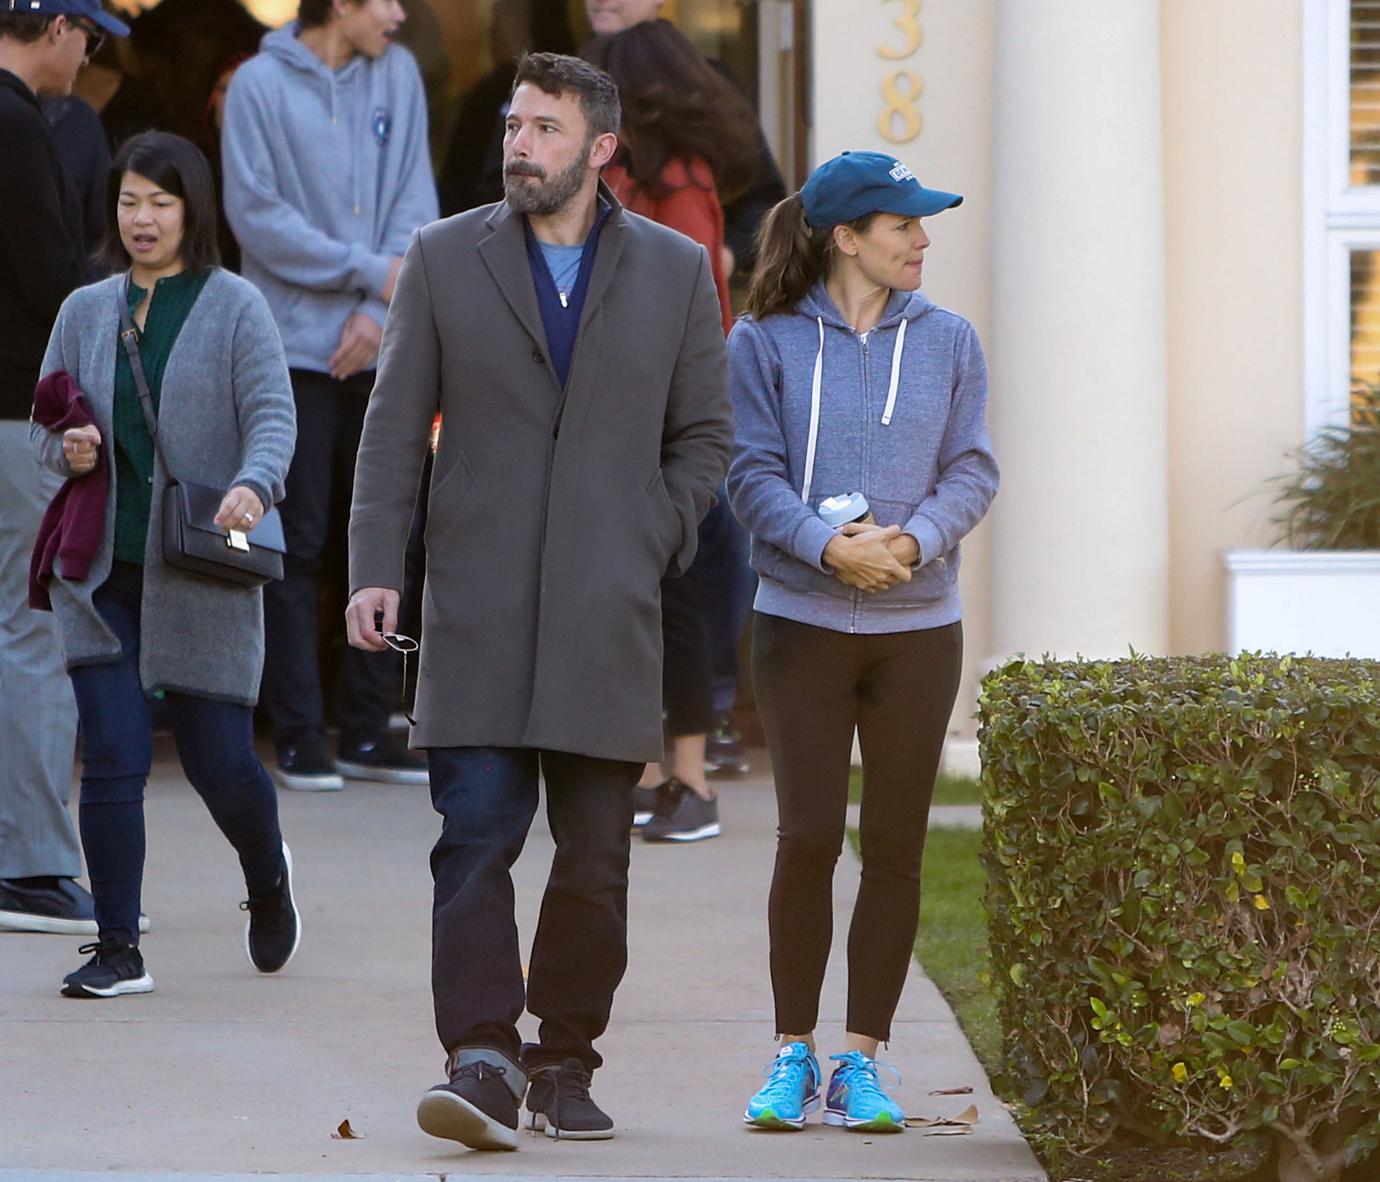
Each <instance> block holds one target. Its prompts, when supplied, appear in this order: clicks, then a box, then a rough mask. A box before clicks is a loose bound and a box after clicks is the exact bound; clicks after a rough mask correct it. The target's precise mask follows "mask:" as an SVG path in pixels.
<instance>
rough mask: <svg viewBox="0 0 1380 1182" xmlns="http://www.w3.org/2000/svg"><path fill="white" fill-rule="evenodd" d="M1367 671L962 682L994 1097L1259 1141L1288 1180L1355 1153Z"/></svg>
mask: <svg viewBox="0 0 1380 1182" xmlns="http://www.w3.org/2000/svg"><path fill="white" fill-rule="evenodd" d="M1377 670H1380V666H1377V665H1376V664H1374V663H1371V662H1364V661H1330V660H1316V659H1292V658H1289V657H1284V658H1280V657H1273V656H1243V657H1241V658H1238V659H1232V658H1228V657H1225V656H1212V657H1202V658H1174V659H1146V658H1142V657H1132V658H1131V659H1129V660H1122V661H1092V662H1070V661H1043V662H1035V661H1025V660H1017V661H1014V662H1012V663H1010V664H1008V665H1006V666H1005V667H1003V668H1001V669H998V670H996V671H995V672H994V673H992V674H991V675H990V676H988V677H987V678H986V680H985V681H984V684H983V696H982V703H981V707H980V717H981V720H982V728H981V732H980V739H981V747H982V767H983V787H984V793H985V817H986V820H985V843H984V845H985V849H984V862H985V864H986V867H987V871H988V890H987V907H988V915H989V927H990V938H991V950H992V962H993V965H992V971H993V978H994V981H995V984H996V987H997V991H998V1008H999V1014H1000V1019H1001V1022H1002V1026H1003V1030H1004V1034H1005V1039H1006V1065H1007V1070H1006V1074H1005V1078H1004V1080H1003V1081H1002V1082H1003V1083H1004V1085H1005V1086H1006V1087H1007V1089H1008V1091H1009V1092H1010V1093H1012V1094H1013V1095H1014V1097H1015V1098H1017V1099H1021V1100H1023V1101H1024V1102H1025V1103H1026V1104H1027V1105H1029V1106H1030V1107H1031V1108H1032V1109H1033V1110H1034V1113H1033V1115H1034V1116H1035V1117H1036V1118H1037V1119H1045V1120H1047V1121H1048V1122H1049V1125H1050V1127H1051V1129H1052V1130H1054V1131H1057V1132H1059V1133H1060V1134H1061V1135H1063V1136H1066V1137H1068V1138H1069V1139H1070V1140H1071V1141H1072V1142H1073V1143H1074V1144H1075V1145H1077V1146H1080V1147H1091V1146H1094V1145H1096V1144H1099V1143H1100V1142H1102V1141H1104V1140H1105V1139H1106V1138H1107V1137H1109V1136H1110V1135H1111V1133H1112V1131H1113V1130H1114V1129H1115V1128H1116V1127H1117V1126H1118V1125H1120V1126H1121V1127H1122V1128H1127V1129H1131V1130H1134V1131H1137V1132H1141V1133H1146V1134H1150V1135H1158V1136H1165V1135H1168V1136H1175V1137H1183V1136H1188V1137H1206V1138H1210V1139H1211V1140H1213V1141H1215V1142H1219V1143H1225V1142H1228V1141H1230V1140H1231V1139H1232V1138H1234V1137H1235V1136H1236V1135H1237V1134H1239V1133H1241V1132H1243V1131H1245V1130H1250V1129H1266V1130H1269V1131H1270V1132H1271V1133H1272V1134H1273V1135H1274V1136H1275V1137H1276V1138H1277V1139H1278V1141H1279V1145H1280V1177H1281V1178H1282V1179H1285V1180H1287V1182H1304V1180H1311V1179H1329V1178H1335V1177H1337V1176H1338V1175H1339V1174H1340V1171H1341V1169H1342V1167H1343V1164H1344V1163H1345V1162H1347V1161H1354V1160H1359V1159H1361V1158H1364V1157H1365V1156H1366V1155H1367V1154H1368V1153H1369V1152H1370V1151H1371V1149H1372V1148H1373V1147H1374V1146H1375V1145H1376V1144H1377V1140H1380V1120H1378V1119H1377V1113H1380V760H1377V754H1380V685H1377V681H1376V674H1377Z"/></svg>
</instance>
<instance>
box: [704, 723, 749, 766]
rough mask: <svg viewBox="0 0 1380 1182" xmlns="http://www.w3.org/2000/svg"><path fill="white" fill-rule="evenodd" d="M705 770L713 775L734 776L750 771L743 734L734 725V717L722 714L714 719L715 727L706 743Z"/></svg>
mask: <svg viewBox="0 0 1380 1182" xmlns="http://www.w3.org/2000/svg"><path fill="white" fill-rule="evenodd" d="M704 770H705V771H706V772H708V773H709V775H711V776H717V777H719V778H721V779H722V778H732V777H735V776H745V775H747V773H748V758H747V752H746V751H744V750H743V736H742V735H741V734H739V733H738V728H737V727H736V726H734V725H733V719H732V718H731V717H730V716H729V715H727V714H721V715H719V717H718V718H716V719H715V720H714V729H713V730H712V731H710V732H709V737H708V738H707V739H706V740H705V744H704Z"/></svg>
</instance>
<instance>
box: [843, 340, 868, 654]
mask: <svg viewBox="0 0 1380 1182" xmlns="http://www.w3.org/2000/svg"><path fill="white" fill-rule="evenodd" d="M853 335H854V336H855V337H857V338H858V341H859V343H860V344H861V345H862V358H861V365H862V419H863V423H862V426H863V432H862V471H863V476H864V478H866V475H867V401H868V399H867V359H868V355H869V353H868V347H867V339H868V337H869V336H871V335H872V334H871V333H870V332H862V333H860V332H858V331H857V330H856V329H854V331H853ZM861 613H862V592H861V591H859V590H858V589H857V588H854V589H853V613H852V617H851V618H850V619H849V621H848V631H849V632H850V633H853V632H857V630H858V616H859V615H860V614H861Z"/></svg>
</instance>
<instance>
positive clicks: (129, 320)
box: [115, 278, 177, 484]
mask: <svg viewBox="0 0 1380 1182" xmlns="http://www.w3.org/2000/svg"><path fill="white" fill-rule="evenodd" d="M130 282H131V280H130V279H129V278H126V279H125V282H124V284H123V285H121V287H120V288H119V289H118V291H117V292H116V296H115V302H116V303H117V304H118V305H119V308H120V343H121V344H123V345H124V347H125V356H126V357H128V358H129V368H130V372H131V373H133V375H134V388H135V389H136V390H138V391H139V406H140V407H141V408H142V409H143V412H144V422H145V424H147V426H148V429H149V437H150V438H151V439H152V440H153V454H154V456H155V457H156V459H157V460H158V462H159V464H161V465H162V467H163V476H164V479H165V480H167V481H168V482H169V483H171V484H176V483H177V481H176V479H175V478H174V476H173V474H172V472H171V471H170V470H169V468H168V459H167V457H166V456H165V455H164V454H163V447H162V445H161V444H160V443H159V442H158V416H157V415H156V414H155V413H154V410H153V394H152V393H151V392H150V390H149V379H148V375H147V374H145V373H144V359H143V358H142V357H141V356H140V355H139V330H138V329H137V328H135V327H134V317H133V316H131V315H130V312H129V284H130Z"/></svg>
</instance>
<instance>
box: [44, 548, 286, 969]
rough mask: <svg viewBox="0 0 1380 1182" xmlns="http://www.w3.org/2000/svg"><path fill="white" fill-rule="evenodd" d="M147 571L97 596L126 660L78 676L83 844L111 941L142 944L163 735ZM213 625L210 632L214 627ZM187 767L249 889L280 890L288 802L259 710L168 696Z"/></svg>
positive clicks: (117, 571) (131, 570)
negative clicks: (150, 642) (143, 676)
mask: <svg viewBox="0 0 1380 1182" xmlns="http://www.w3.org/2000/svg"><path fill="white" fill-rule="evenodd" d="M143 586H144V572H143V568H142V567H139V566H135V565H132V564H130V563H125V562H117V563H115V565H114V568H113V570H112V571H111V574H110V578H109V579H107V580H106V581H105V582H104V583H103V584H102V585H101V586H100V587H99V588H98V589H97V591H96V593H95V595H94V596H93V597H92V602H93V603H94V604H95V607H96V610H97V611H98V612H99V613H100V615H101V619H103V620H104V621H105V622H106V624H108V625H109V626H110V629H111V630H112V631H113V632H114V633H115V635H116V636H117V637H118V638H119V641H120V648H121V656H120V659H119V660H118V661H115V662H113V663H109V664H101V665H79V666H77V667H76V668H74V669H73V670H72V671H71V677H72V688H73V689H74V690H75V691H76V696H77V713H78V716H79V717H80V719H81V732H82V768H81V809H80V812H79V820H80V824H81V842H82V848H83V849H84V851H85V853H86V867H87V871H88V872H89V873H90V876H91V894H92V895H93V896H94V898H95V900H96V926H97V928H98V929H99V930H100V933H101V935H102V936H107V935H111V934H119V935H121V936H123V937H124V938H125V939H127V940H129V941H130V942H131V943H135V942H137V941H138V939H139V902H140V891H141V887H142V885H143V877H144V785H145V784H146V783H147V782H148V776H149V769H150V768H151V767H152V765H153V729H152V726H151V725H150V722H149V707H148V701H147V699H146V698H145V696H144V690H143V686H142V685H141V684H140V682H139V636H140V629H141V621H140V599H141V596H142V593H143ZM208 626H210V625H209V624H208ZM166 702H167V707H168V719H169V722H170V723H171V725H172V732H173V739H174V741H175V742H176V744H177V755H178V758H179V759H180V760H181V761H182V770H183V771H184V772H186V774H187V779H188V780H189V781H191V785H192V787H193V788H195V789H196V791H197V793H198V794H199V795H200V796H201V799H202V800H204V801H205V802H206V807H207V808H208V809H209V810H210V812H211V817H212V819H213V820H214V821H215V823H216V824H217V825H218V826H219V827H220V831H221V832H222V833H224V834H225V836H226V837H227V838H228V839H229V841H230V844H231V845H232V846H233V847H234V848H235V852H236V853H238V854H239V857H240V866H241V868H242V869H243V870H244V880H245V884H246V885H247V886H248V888H249V890H250V891H252V892H254V893H256V894H257V893H260V892H264V891H271V890H272V889H273V888H274V887H276V886H277V885H278V881H279V879H280V877H281V875H282V873H283V849H282V847H283V836H282V833H281V832H280V831H279V829H278V796H277V793H276V791H275V790H274V787H273V782H272V781H271V780H270V779H269V778H268V773H267V772H265V771H264V767H263V764H261V763H260V762H259V757H258V755H256V754H255V752H254V731H253V723H254V712H253V709H252V708H251V707H249V706H239V705H235V704H233V703H230V702H215V701H211V700H210V699H208V698H198V697H193V696H192V695H190V694H175V693H169V694H167V695H166Z"/></svg>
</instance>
